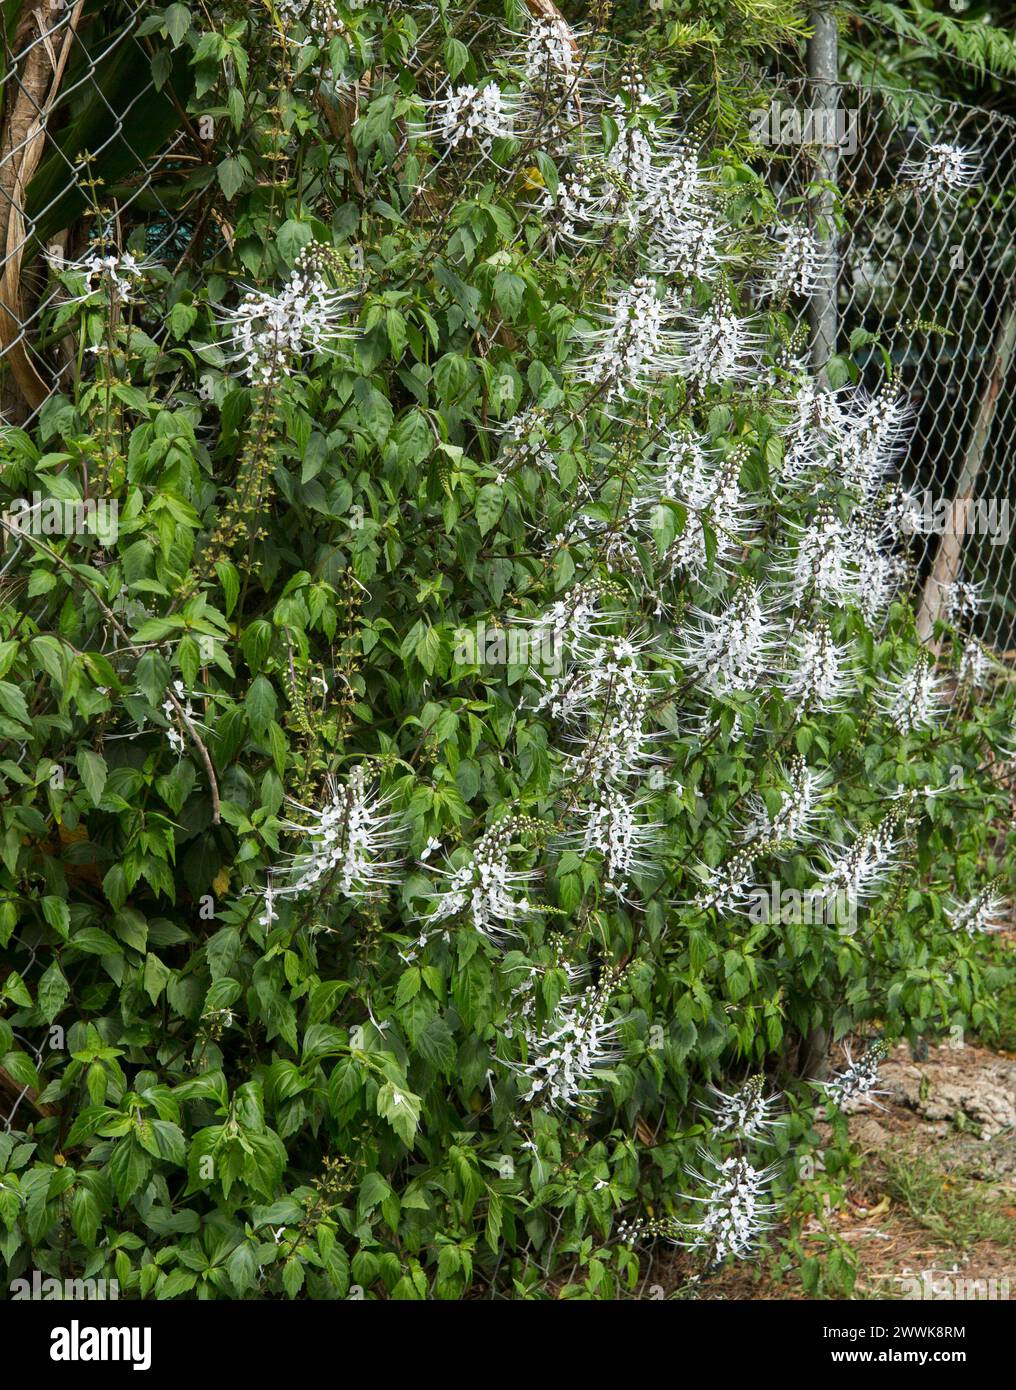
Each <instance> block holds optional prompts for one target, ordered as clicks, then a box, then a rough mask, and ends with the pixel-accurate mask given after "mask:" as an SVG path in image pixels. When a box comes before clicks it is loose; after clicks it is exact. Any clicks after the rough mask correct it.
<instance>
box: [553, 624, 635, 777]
mask: <svg viewBox="0 0 1016 1390" xmlns="http://www.w3.org/2000/svg"><path fill="white" fill-rule="evenodd" d="M641 651H642V648H641V647H640V646H638V645H637V644H636V643H634V642H632V641H630V640H629V639H628V638H623V637H611V638H602V639H593V640H589V641H584V642H578V643H576V644H575V646H574V648H573V659H572V662H571V664H570V665H569V667H568V669H567V670H566V671H565V672H564V674H563V675H561V676H560V677H558V678H557V679H555V680H554V681H552V682H551V683H550V685H549V686H548V687H547V689H546V691H545V693H544V694H543V696H542V697H541V699H540V701H539V703H538V704H537V706H536V708H537V709H542V708H544V707H545V706H547V705H549V706H550V711H551V714H552V715H553V716H554V717H555V718H557V719H561V720H562V721H563V722H564V723H565V724H567V725H569V726H570V727H571V728H573V729H577V730H579V731H580V732H578V733H576V734H573V735H572V736H571V740H570V741H571V742H572V743H573V744H576V745H578V748H579V751H578V752H577V753H574V754H571V755H570V761H571V764H572V767H573V769H574V771H575V772H576V773H577V774H578V775H580V776H581V778H582V780H584V781H586V782H588V783H589V784H590V785H592V786H593V787H602V786H605V785H608V784H613V785H618V784H619V783H621V782H623V781H625V780H626V779H627V778H628V777H630V776H631V775H632V774H633V773H638V772H640V771H641V770H642V769H643V768H644V766H645V764H646V763H647V762H648V761H649V759H650V754H649V752H648V748H647V744H648V742H649V738H650V736H649V735H648V733H647V731H646V727H645V726H646V719H647V716H648V713H649V699H650V693H651V687H650V680H649V676H648V675H647V673H646V672H645V671H643V669H642V666H641V660H640V658H641Z"/></svg>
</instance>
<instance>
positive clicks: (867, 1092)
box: [817, 1041, 889, 1110]
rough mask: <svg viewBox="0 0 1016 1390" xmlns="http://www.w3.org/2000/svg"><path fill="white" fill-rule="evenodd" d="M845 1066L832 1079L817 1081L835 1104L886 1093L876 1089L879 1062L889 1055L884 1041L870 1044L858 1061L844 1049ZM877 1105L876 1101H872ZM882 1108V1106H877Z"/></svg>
mask: <svg viewBox="0 0 1016 1390" xmlns="http://www.w3.org/2000/svg"><path fill="white" fill-rule="evenodd" d="M844 1050H845V1051H846V1055H847V1066H846V1069H845V1070H844V1071H842V1072H840V1073H839V1075H837V1076H835V1077H834V1078H833V1080H832V1081H825V1082H819V1083H817V1084H819V1085H820V1086H821V1087H822V1089H823V1090H824V1091H825V1093H826V1095H827V1096H828V1097H829V1099H830V1100H831V1101H833V1102H834V1103H835V1104H836V1105H843V1103H844V1102H845V1101H851V1100H855V1099H856V1100H858V1101H863V1100H870V1099H871V1098H872V1097H873V1096H884V1095H888V1094H889V1093H888V1091H880V1090H878V1089H877V1083H878V1068H879V1064H880V1063H881V1062H883V1061H885V1059H886V1057H887V1056H888V1055H889V1045H888V1043H886V1042H882V1041H878V1042H874V1043H872V1044H871V1046H870V1047H869V1048H867V1050H866V1051H865V1053H864V1055H863V1057H862V1058H861V1059H860V1061H858V1062H854V1061H852V1060H851V1057H850V1052H849V1051H848V1050H846V1049H844ZM874 1104H875V1105H878V1102H877V1101H875V1102H874ZM878 1108H879V1109H880V1110H881V1109H884V1106H878Z"/></svg>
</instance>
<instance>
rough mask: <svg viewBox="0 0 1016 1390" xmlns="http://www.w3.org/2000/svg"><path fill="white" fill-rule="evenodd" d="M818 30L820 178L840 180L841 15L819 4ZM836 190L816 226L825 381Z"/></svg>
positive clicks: (833, 302) (817, 338)
mask: <svg viewBox="0 0 1016 1390" xmlns="http://www.w3.org/2000/svg"><path fill="white" fill-rule="evenodd" d="M811 23H812V27H813V32H812V36H811V38H810V39H809V40H808V87H809V95H810V101H811V113H812V135H813V137H814V141H815V164H816V169H815V178H816V181H817V182H819V183H822V184H826V185H833V184H835V183H836V181H837V174H838V166H839V134H840V128H839V123H838V113H839V100H840V90H839V87H838V85H837V81H838V78H839V64H838V42H837V33H836V17H835V15H834V14H833V13H832V10H831V8H828V7H827V6H825V5H822V6H816V7H815V8H814V9H813V10H812V12H811ZM835 206H836V195H835V193H834V191H833V189H832V187H824V188H823V189H822V191H821V192H820V193H819V194H818V197H817V199H816V205H815V214H816V218H815V220H816V230H817V231H818V233H819V235H820V236H821V237H823V238H824V239H825V241H826V242H827V244H828V249H829V254H828V256H827V257H826V262H825V265H824V267H823V269H822V272H821V275H820V277H819V280H818V283H817V285H816V287H815V293H814V295H813V296H812V299H811V304H810V307H809V320H810V324H811V362H812V368H813V370H814V371H815V372H816V374H817V375H818V376H819V378H820V379H822V380H824V379H825V375H826V366H827V364H828V362H829V359H830V357H832V356H833V354H834V353H835V351H836V339H837V333H838V328H839V316H838V308H837V290H838V285H839V256H838V253H837V236H836V223H835V219H834V212H835Z"/></svg>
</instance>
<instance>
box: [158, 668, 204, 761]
mask: <svg viewBox="0 0 1016 1390" xmlns="http://www.w3.org/2000/svg"><path fill="white" fill-rule="evenodd" d="M173 693H174V695H175V696H176V698H177V700H178V702H179V704H180V706H181V708H182V709H183V714H184V719H181V718H180V716H179V714H178V711H177V707H176V705H174V703H173V701H172V700H164V701H163V704H162V712H163V714H164V715H165V716H166V719H167V720H169V728H168V729H167V730H166V742H167V743H168V744H169V746H170V749H171V750H172V752H174V753H177V754H179V753H182V752H183V750H184V739H183V736H182V735H181V733H180V730H179V728H178V727H177V726H178V724H179V725H183V726H184V727H185V723H184V720H185V719H186V720H189V721H190V723H192V724H194V725H195V726H196V727H200V725H199V723H198V719H197V717H196V715H195V713H194V706H193V705H192V704H191V697H190V696H189V695H188V694H187V691H186V690H185V689H184V684H183V681H174V682H173Z"/></svg>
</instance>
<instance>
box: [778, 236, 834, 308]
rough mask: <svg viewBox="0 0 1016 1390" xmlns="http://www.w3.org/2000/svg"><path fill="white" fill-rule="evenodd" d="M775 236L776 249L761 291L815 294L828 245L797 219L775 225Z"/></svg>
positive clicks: (823, 267)
mask: <svg viewBox="0 0 1016 1390" xmlns="http://www.w3.org/2000/svg"><path fill="white" fill-rule="evenodd" d="M775 239H776V242H777V249H776V252H775V254H774V256H773V257H772V260H771V263H770V267H769V276H768V279H767V280H766V283H765V286H764V292H765V293H766V294H769V295H773V296H779V295H785V294H797V295H811V294H814V292H815V290H816V288H817V286H818V284H819V281H820V280H821V278H822V276H823V275H824V274H825V272H826V270H827V268H828V266H829V264H830V260H831V257H830V252H829V244H828V243H827V242H824V241H820V240H819V239H818V237H817V236H816V235H815V233H814V232H813V231H812V230H811V229H810V228H809V227H807V226H805V225H804V224H803V223H800V222H789V223H787V224H786V225H784V226H782V227H779V228H777V230H776V233H775Z"/></svg>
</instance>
